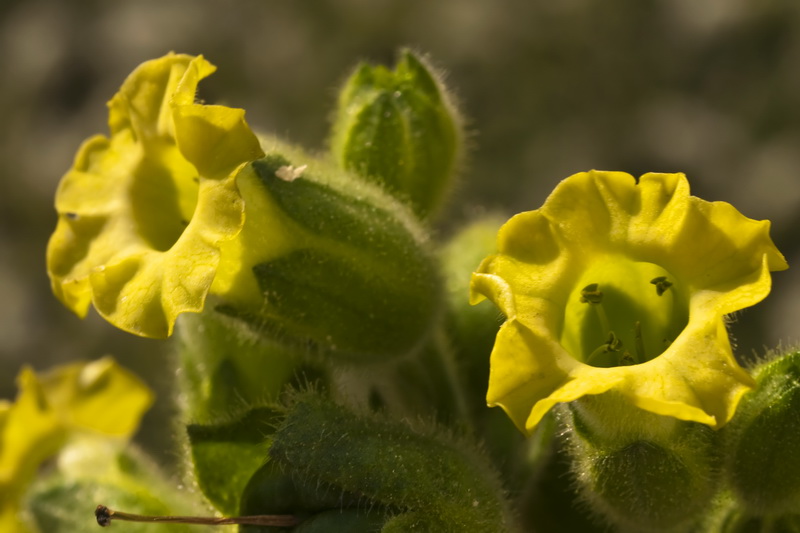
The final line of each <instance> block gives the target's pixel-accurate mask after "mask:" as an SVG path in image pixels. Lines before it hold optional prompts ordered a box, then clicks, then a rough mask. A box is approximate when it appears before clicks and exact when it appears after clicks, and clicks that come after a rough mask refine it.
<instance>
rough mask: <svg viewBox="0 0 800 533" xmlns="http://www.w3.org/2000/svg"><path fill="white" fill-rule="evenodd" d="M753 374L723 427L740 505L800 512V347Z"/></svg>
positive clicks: (757, 511) (763, 512)
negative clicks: (751, 383)
mask: <svg viewBox="0 0 800 533" xmlns="http://www.w3.org/2000/svg"><path fill="white" fill-rule="evenodd" d="M755 378H756V383H757V387H756V389H755V390H753V391H752V392H750V393H748V394H746V395H745V396H744V397H743V398H742V403H741V405H740V406H739V409H738V410H737V412H736V416H735V417H734V419H733V420H732V421H731V423H730V424H729V425H728V426H727V427H726V428H725V429H724V436H725V442H726V444H727V450H726V452H727V453H726V465H725V466H726V468H725V471H726V473H727V477H728V481H729V483H730V486H731V488H732V490H733V493H734V495H735V497H736V499H737V500H738V502H739V504H740V505H741V506H742V507H744V508H745V509H746V510H747V511H748V512H749V513H750V514H752V515H755V516H763V517H771V518H772V517H774V518H777V517H778V516H780V515H787V514H790V513H798V512H800V454H798V449H800V351H797V352H793V353H788V354H785V355H782V356H780V357H778V358H776V359H774V360H772V361H769V362H767V363H765V364H762V365H761V366H760V367H758V368H757V369H756V370H755ZM771 518H770V519H771ZM787 531H788V530H787Z"/></svg>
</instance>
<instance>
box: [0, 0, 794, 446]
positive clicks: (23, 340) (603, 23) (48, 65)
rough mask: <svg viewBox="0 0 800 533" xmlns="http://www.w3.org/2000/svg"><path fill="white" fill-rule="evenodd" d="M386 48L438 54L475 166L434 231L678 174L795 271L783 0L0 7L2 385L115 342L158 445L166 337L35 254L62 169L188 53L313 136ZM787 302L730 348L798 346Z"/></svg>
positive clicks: (285, 132)
mask: <svg viewBox="0 0 800 533" xmlns="http://www.w3.org/2000/svg"><path fill="white" fill-rule="evenodd" d="M400 46H411V47H413V48H415V49H417V50H420V51H423V52H426V53H429V54H430V57H431V59H432V61H433V62H434V64H435V65H437V66H439V67H441V68H442V69H443V70H444V71H445V73H446V79H447V81H448V82H449V85H450V86H451V87H452V88H453V89H454V90H455V92H456V94H457V96H458V98H459V100H460V101H461V102H462V104H463V105H462V107H463V110H464V113H465V115H466V117H467V119H468V129H469V139H470V142H469V144H470V155H469V158H468V162H469V164H468V166H467V167H466V169H465V171H464V172H463V175H462V179H461V181H460V185H459V186H458V188H457V192H456V194H455V196H454V198H453V200H452V201H451V203H450V206H449V211H448V212H447V214H446V215H445V216H444V217H442V220H441V223H440V226H439V228H438V229H437V231H438V235H439V236H440V237H442V238H444V237H446V236H447V235H449V234H450V233H451V232H452V231H453V229H454V228H456V227H457V226H458V225H459V224H461V223H462V222H464V221H467V220H470V219H472V218H474V217H476V216H478V215H479V214H480V213H482V212H485V211H487V210H497V209H500V210H502V211H504V212H507V213H508V214H511V213H514V212H517V211H522V210H529V209H535V208H537V207H539V206H540V205H541V203H542V202H543V201H544V199H545V198H546V196H547V194H548V193H549V191H550V190H551V189H552V188H553V186H554V185H555V184H556V183H557V182H558V181H560V180H561V179H563V178H564V177H566V176H568V175H570V174H573V173H575V172H578V171H582V170H588V169H591V168H597V169H605V170H624V171H627V172H630V173H632V174H635V175H638V174H641V173H644V172H647V171H664V172H673V171H682V172H685V173H686V174H687V175H688V176H689V178H690V181H691V184H692V187H693V192H694V193H695V194H696V195H698V196H700V197H702V198H705V199H707V200H724V201H728V202H731V203H733V204H734V205H735V206H736V207H737V208H738V209H739V210H740V211H742V212H743V213H744V214H745V215H747V216H749V217H751V218H756V219H763V218H768V219H771V220H772V221H773V237H774V240H775V241H776V243H777V244H778V247H779V248H780V249H781V250H782V251H783V253H784V254H785V255H786V257H787V259H788V260H789V263H790V264H794V265H797V264H800V246H798V244H799V243H798V232H797V231H796V228H797V226H798V224H800V2H797V1H796V0H767V1H756V0H619V1H616V2H609V1H608V0H558V1H554V0H539V1H527V2H525V1H512V0H494V1H491V2H490V1H480V0H427V1H423V0H338V1H311V0H309V1H299V0H298V1H289V0H237V1H233V0H229V1H223V0H217V1H206V2H199V1H197V0H151V1H133V0H114V1H113V2H109V1H101V0H94V1H65V0H24V1H23V0H16V1H14V0H3V1H2V3H0V72H2V82H0V117H2V121H3V124H2V127H0V135H1V137H0V179H1V180H2V182H1V183H2V192H0V257H1V258H2V259H1V260H0V297H2V298H3V300H4V305H2V306H0V398H13V397H14V395H15V387H14V376H15V375H16V373H17V372H18V369H19V367H20V366H21V365H23V364H31V365H33V366H34V367H35V368H37V369H41V368H45V367H47V366H50V365H52V364H54V363H58V362H63V361H70V360H75V359H81V358H97V357H99V356H101V355H104V354H107V353H110V354H113V355H115V356H116V357H117V358H118V359H120V360H121V361H122V362H123V364H125V365H127V366H128V367H130V368H132V369H133V370H135V371H136V372H138V373H139V374H140V375H143V376H145V377H146V379H147V381H148V382H149V383H150V384H151V385H152V386H153V387H155V388H156V390H157V391H158V392H159V394H160V401H159V402H158V404H157V406H156V408H155V409H154V411H153V412H152V413H151V414H150V415H148V417H147V418H146V420H145V423H144V428H143V431H142V437H141V438H142V440H143V442H144V444H145V446H146V447H147V448H148V449H150V450H151V451H159V450H161V451H163V450H164V449H168V448H169V439H170V435H171V433H172V430H171V429H170V428H164V427H163V425H164V420H165V415H166V414H168V413H169V412H170V409H171V402H170V401H169V397H170V394H169V392H168V391H169V387H170V382H171V379H172V377H171V375H169V371H168V370H167V369H168V368H169V367H168V365H167V364H166V360H165V358H166V357H167V356H168V353H169V347H168V345H167V344H165V343H161V342H157V341H148V340H144V339H138V338H134V337H132V336H129V335H126V334H123V333H121V332H118V331H116V330H114V329H113V328H112V327H111V326H109V325H107V324H105V323H104V322H102V321H101V320H99V319H98V318H97V317H96V315H90V317H89V318H88V319H87V320H85V321H80V320H78V319H77V318H76V317H75V316H73V315H72V314H71V313H70V312H69V311H67V310H66V309H65V308H64V307H62V306H61V305H60V304H59V303H58V302H57V301H56V300H55V298H54V297H53V296H52V295H51V293H50V290H49V282H48V280H47V276H46V273H45V265H44V250H45V246H46V243H47V239H48V237H49V234H50V232H51V231H52V229H53V227H54V226H55V221H56V216H55V213H54V210H53V208H52V202H53V194H54V191H55V188H56V185H57V183H58V180H59V179H60V177H61V176H62V174H63V173H64V172H65V171H66V170H67V169H68V168H69V166H70V165H71V163H72V157H73V155H74V153H75V151H76V150H77V148H78V145H79V144H80V143H81V141H82V140H83V139H85V138H86V137H88V136H90V135H92V134H95V133H100V132H102V133H107V126H106V108H105V105H104V103H105V102H106V101H107V100H108V99H109V98H110V97H111V96H112V95H113V94H114V93H115V92H116V90H117V88H118V87H119V85H120V84H121V82H122V80H123V79H124V78H125V76H126V75H127V74H128V73H129V72H130V71H131V70H133V69H134V68H135V67H136V66H137V65H138V64H139V63H141V62H142V61H145V60H147V59H150V58H154V57H158V56H161V55H162V54H164V53H166V52H168V51H170V50H174V51H177V52H185V53H191V54H200V53H202V54H204V55H205V56H206V57H207V58H208V59H209V60H211V61H212V62H213V63H215V64H216V65H217V66H218V67H219V70H218V72H217V73H216V74H215V75H214V76H212V77H211V78H210V79H209V80H207V81H204V82H203V84H202V87H201V96H202V97H203V98H204V99H205V100H207V101H209V102H215V103H225V104H227V105H231V106H236V107H243V108H245V109H246V110H247V113H248V114H247V116H248V120H249V122H250V123H251V124H252V125H254V126H255V127H257V128H259V129H261V130H264V131H269V132H274V133H276V134H278V135H281V136H284V137H285V138H287V139H288V140H289V141H292V142H295V143H300V144H303V145H305V146H307V147H310V148H323V147H324V142H325V138H326V132H327V130H328V120H329V117H330V112H331V109H332V106H333V104H334V101H335V96H336V90H337V87H338V86H339V84H340V83H341V82H342V81H343V80H344V78H345V77H346V75H347V74H348V73H349V71H350V69H351V68H352V67H353V66H354V65H355V63H356V62H357V61H358V60H362V59H365V60H370V61H374V62H384V63H391V62H392V61H393V58H394V54H395V51H396V50H397V48H398V47H400ZM798 316H800V276H798V275H797V273H796V271H794V270H789V271H788V272H785V273H779V274H777V275H776V276H775V278H774V292H773V294H772V295H771V296H770V298H769V299H768V300H767V301H766V302H765V303H762V304H760V305H759V306H757V307H756V308H754V309H751V310H748V311H745V312H742V313H740V314H739V315H738V317H737V319H736V322H735V323H734V324H733V326H732V327H733V332H734V334H735V336H736V337H737V339H738V353H739V354H740V355H744V356H748V355H749V354H752V353H753V351H754V350H755V351H756V352H758V353H762V352H763V349H764V347H765V346H767V347H769V346H775V345H776V344H777V343H778V342H779V341H784V342H789V343H791V342H794V341H795V340H796V339H798V334H797V329H796V327H795V323H796V322H797V317H798ZM487 356H488V354H487ZM483 392H484V391H477V392H476V394H483ZM160 457H161V460H162V462H169V461H170V460H171V456H169V454H167V455H163V454H162V455H161V456H160Z"/></svg>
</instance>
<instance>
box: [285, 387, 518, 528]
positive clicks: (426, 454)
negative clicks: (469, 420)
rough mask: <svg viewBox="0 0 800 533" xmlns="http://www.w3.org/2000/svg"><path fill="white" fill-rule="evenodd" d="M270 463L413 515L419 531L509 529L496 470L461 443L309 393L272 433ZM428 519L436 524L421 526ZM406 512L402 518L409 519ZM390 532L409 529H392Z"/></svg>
mask: <svg viewBox="0 0 800 533" xmlns="http://www.w3.org/2000/svg"><path fill="white" fill-rule="evenodd" d="M269 454H270V457H271V458H272V460H274V461H277V462H278V463H279V464H280V465H283V466H284V467H285V468H287V469H288V471H290V472H293V473H294V474H295V475H298V476H300V477H301V478H302V479H303V480H305V481H304V482H306V483H312V484H314V485H315V486H325V487H331V489H330V490H331V491H334V490H335V491H336V493H337V494H341V493H352V494H360V495H362V496H363V500H362V502H361V504H360V505H361V506H362V507H367V508H368V507H369V506H370V505H378V506H383V507H386V508H389V509H402V510H404V511H408V512H409V513H413V514H414V516H416V519H415V520H413V524H411V523H408V522H407V521H403V523H404V524H405V525H406V526H411V525H414V526H415V527H416V528H417V529H420V530H423V531H492V532H495V531H497V532H500V531H506V530H509V529H511V528H512V524H511V519H510V515H509V510H508V508H507V506H506V503H505V502H504V501H503V499H502V490H501V488H500V486H499V483H498V481H497V479H496V474H495V473H494V472H493V471H492V469H491V467H490V466H489V465H488V464H487V463H486V461H485V458H483V457H482V456H481V455H480V454H479V453H477V452H475V451H474V450H473V449H472V448H471V447H469V446H468V445H466V444H465V443H464V442H456V441H454V440H453V439H452V438H450V437H448V436H446V435H442V434H439V433H434V431H433V430H431V429H428V430H423V431H415V430H413V429H412V428H410V427H409V426H408V425H406V424H401V423H398V422H390V421H388V420H382V419H378V418H376V417H374V416H368V415H365V416H360V415H357V414H354V413H352V412H350V411H348V410H347V409H346V408H344V407H341V406H338V405H334V404H332V403H330V402H328V401H326V400H324V399H322V398H319V397H317V396H314V395H312V394H305V395H302V396H300V397H299V398H297V400H296V402H295V404H294V405H293V406H291V407H290V408H289V411H288V412H287V415H286V418H285V420H284V421H283V423H282V424H281V425H280V427H279V428H278V430H277V431H276V433H275V434H274V441H273V444H272V447H271V448H270V451H269ZM423 517H426V521H427V523H431V521H432V520H434V521H435V523H436V524H443V525H444V527H438V528H430V527H428V528H426V527H423V525H424V524H425V523H426V521H420V519H421V518H423ZM411 518H412V517H407V519H405V520H411ZM389 530H390V531H399V530H405V531H408V530H410V527H406V528H405V529H403V528H399V529H398V528H397V527H393V528H390V529H389Z"/></svg>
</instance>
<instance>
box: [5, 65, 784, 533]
mask: <svg viewBox="0 0 800 533" xmlns="http://www.w3.org/2000/svg"><path fill="white" fill-rule="evenodd" d="M213 71H214V67H213V66H212V65H211V64H210V63H209V62H208V61H207V60H205V59H204V58H203V57H201V56H198V57H193V56H188V55H178V54H168V55H167V56H164V57H162V58H160V59H155V60H152V61H148V62H146V63H144V64H142V65H141V66H140V67H138V68H137V69H136V70H135V71H134V72H133V73H132V74H131V75H130V76H129V77H128V79H127V80H126V81H125V82H124V83H123V85H122V87H121V89H120V91H119V92H118V93H117V94H116V95H115V96H114V97H113V98H112V99H111V101H110V102H109V130H110V133H109V135H108V136H96V137H92V138H90V139H89V140H87V141H86V142H85V143H84V144H83V146H81V148H80V149H79V151H78V154H77V156H76V158H75V162H74V164H73V166H72V168H71V169H70V170H69V171H68V172H67V173H66V175H65V176H64V178H63V179H62V181H61V183H60V185H59V188H58V190H57V192H56V210H57V211H58V216H59V218H58V224H57V227H56V229H55V232H54V233H53V236H52V238H51V240H50V243H49V246H48V249H47V268H48V273H49V275H50V280H51V283H52V287H53V292H54V293H55V295H56V296H57V297H58V298H59V299H60V300H61V301H62V302H63V303H64V304H65V305H66V306H67V307H68V308H69V309H71V310H72V311H74V312H75V313H76V314H78V315H79V316H85V315H86V313H87V312H88V311H89V309H90V307H93V308H94V309H95V310H96V311H97V312H98V313H99V314H100V315H101V316H103V317H104V318H105V319H106V320H107V321H108V322H110V323H111V324H112V325H114V326H116V327H118V328H120V329H122V330H125V331H127V332H130V333H133V334H136V335H141V336H146V337H154V338H170V342H173V343H174V348H175V351H176V352H177V357H176V358H175V361H174V364H176V365H177V366H178V370H179V371H178V372H176V376H177V378H176V384H175V389H176V392H175V399H176V401H177V404H178V406H179V410H180V413H179V415H178V418H177V420H176V421H175V423H174V424H173V425H172V426H173V427H179V428H180V434H179V438H178V439H177V440H178V442H177V443H176V447H177V451H176V452H175V453H177V454H179V455H180V456H181V457H182V458H183V460H182V461H180V464H181V465H182V466H184V467H185V468H184V469H183V471H182V472H181V473H180V475H181V476H182V477H183V480H182V481H183V483H182V485H183V486H188V487H194V490H178V489H176V488H175V487H176V486H177V485H178V484H177V483H174V482H173V481H171V480H170V478H169V475H168V474H166V473H164V472H161V471H160V470H159V468H158V467H157V466H156V465H155V464H154V463H153V462H152V461H151V460H149V459H148V458H147V457H146V455H145V454H144V453H143V452H142V451H140V450H139V449H138V448H137V447H136V446H135V445H134V444H132V443H131V442H130V441H129V439H130V437H131V435H132V434H133V433H134V431H135V429H136V427H137V425H138V422H139V419H140V417H141V415H142V413H143V412H144V411H145V410H146V409H147V408H148V407H149V405H150V403H151V402H152V394H151V392H150V391H149V390H148V389H147V387H146V386H145V385H144V384H142V383H141V382H140V381H139V380H138V379H137V378H135V377H134V376H132V375H131V374H130V373H128V372H127V371H125V370H123V369H122V368H120V367H119V366H117V365H116V363H114V362H113V360H111V359H109V358H106V359H101V360H99V361H95V362H91V363H78V364H72V365H66V366H63V367H58V368H56V369H53V370H51V371H50V372H49V373H46V374H43V375H41V376H39V375H37V374H35V373H33V371H31V370H29V369H24V370H23V371H22V373H21V374H20V377H19V381H18V383H19V389H20V392H19V396H18V398H17V399H16V401H15V402H13V403H10V402H6V403H2V404H0V491H1V492H0V529H2V531H21V532H25V533H43V532H45V531H47V532H48V533H49V532H57V533H58V532H74V531H86V530H88V528H90V527H96V526H92V525H91V524H92V522H95V521H96V522H97V523H98V524H100V525H101V526H107V525H109V524H110V523H111V522H115V521H124V522H126V523H125V524H122V523H120V524H116V526H117V527H118V528H119V529H120V530H121V531H134V532H137V531H141V532H150V531H189V530H191V527H192V524H207V525H232V526H236V527H237V528H238V529H239V531H242V532H266V531H296V532H305V533H308V532H315V531H325V532H329V531H347V532H361V531H365V532H377V531H380V532H405V531H437V532H438V531H453V532H462V531H477V532H500V531H567V530H569V531H587V532H594V531H597V532H599V531H608V530H613V531H622V532H666V533H678V532H687V533H689V532H691V533H716V532H742V533H744V532H765V533H766V532H778V531H781V532H782V531H800V481H798V480H800V462H798V460H797V454H796V453H795V449H796V448H797V445H798V443H800V424H798V420H800V401H799V400H798V398H800V379H798V376H800V370H798V369H799V368H800V365H798V354H797V353H796V352H793V351H788V352H785V353H781V352H775V353H771V354H770V355H768V356H765V358H764V359H763V360H762V361H760V362H758V363H757V364H756V365H755V366H752V367H748V366H746V365H745V366H743V364H742V362H741V360H739V359H737V358H736V357H735V355H734V353H733V349H732V345H731V341H730V340H729V337H728V331H727V326H726V317H727V316H728V315H729V314H731V313H733V312H736V311H738V310H740V309H743V308H746V307H749V306H752V305H754V304H756V303H757V302H759V301H761V300H762V299H763V298H765V297H766V296H767V295H768V293H769V291H770V288H771V272H774V271H778V270H783V269H785V268H786V267H787V264H786V262H785V260H784V258H783V256H782V255H781V253H780V252H779V251H778V250H777V248H776V247H775V246H774V244H773V243H772V241H771V239H770V236H769V222H767V221H755V220H751V219H749V218H746V217H745V216H744V215H742V214H740V213H739V212H738V211H737V210H736V209H735V208H734V207H732V206H731V205H729V204H726V203H721V202H706V201H704V200H701V199H699V198H696V197H693V196H691V195H690V194H689V182H688V180H687V178H686V177H685V176H684V175H682V174H657V173H651V174H645V175H643V176H641V177H639V178H635V177H633V176H631V175H629V174H625V173H622V172H600V171H590V172H583V173H579V174H575V175H573V176H571V177H568V178H566V179H565V180H564V181H562V182H561V183H560V184H559V185H558V186H557V187H556V189H555V190H554V191H553V193H552V194H551V195H550V197H549V198H548V199H547V200H546V201H545V203H544V205H543V206H542V207H541V208H539V209H537V210H535V211H529V212H525V213H520V214H518V215H516V216H514V217H512V218H511V219H510V220H509V221H508V222H506V223H505V224H503V222H502V221H503V219H504V218H505V217H501V216H499V215H491V216H486V217H483V218H479V219H477V220H474V221H472V222H471V224H470V225H469V226H467V227H465V228H463V229H462V230H460V231H456V232H455V233H454V235H453V236H452V237H451V238H450V239H449V240H447V241H446V242H443V241H441V240H440V239H441V237H440V234H439V233H438V232H436V231H433V221H434V220H435V218H434V217H435V215H437V214H438V213H440V212H441V208H442V206H443V205H444V203H445V202H447V200H448V194H449V192H450V191H451V190H452V187H453V182H454V180H455V178H456V172H457V170H458V169H459V168H461V165H462V155H463V138H464V134H463V126H462V124H463V120H462V119H461V117H460V115H459V112H458V109H457V107H456V105H455V103H454V99H453V97H452V96H451V95H450V93H449V92H448V90H447V88H446V87H445V85H444V84H443V81H442V78H441V76H440V75H439V74H438V73H437V71H436V70H435V69H434V68H432V67H431V65H430V64H429V62H428V61H427V60H426V59H425V58H423V57H421V56H420V55H418V54H416V53H414V52H411V51H408V50H404V51H401V53H400V55H399V59H398V61H397V65H396V67H395V68H394V69H389V68H386V67H383V66H373V65H369V64H362V65H359V66H358V67H357V68H356V69H355V70H354V72H353V74H352V75H351V76H350V78H349V79H348V80H347V81H346V83H345V84H344V86H343V88H342V90H341V93H340V96H339V99H338V107H337V109H336V111H335V113H334V118H333V127H332V131H331V133H330V142H329V145H328V146H329V148H328V150H327V152H322V153H312V152H308V151H306V150H303V149H302V148H299V147H295V146H291V145H288V144H286V143H285V142H283V141H281V140H279V139H277V138H275V137H272V136H269V135H266V134H263V133H260V132H257V131H255V130H253V129H251V127H250V126H249V125H248V123H247V122H246V121H245V116H244V111H242V110H241V109H235V108H231V107H225V106H218V105H209V104H206V103H200V102H201V101H200V100H198V98H197V90H198V84H199V83H200V81H201V80H202V79H203V78H205V77H207V76H208V75H210V74H211V73H212V72H213ZM487 299H488V300H491V302H493V303H494V304H495V305H496V307H493V306H492V305H491V304H489V303H482V301H483V300H487ZM470 304H475V305H474V306H471V305H470ZM498 308H499V312H498ZM500 315H502V316H503V317H504V321H503V320H502V319H500V318H499V317H500ZM501 322H502V325H501ZM492 346H493V347H492ZM490 354H491V355H490ZM164 364H165V366H167V365H168V363H167V362H165V363H164ZM487 403H488V405H489V406H500V407H501V408H502V410H498V409H490V408H488V407H487ZM503 411H505V413H503ZM506 415H507V416H506ZM167 426H169V425H167ZM565 474H568V475H565ZM166 523H169V524H166Z"/></svg>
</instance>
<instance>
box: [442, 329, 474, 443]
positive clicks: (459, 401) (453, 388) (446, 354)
mask: <svg viewBox="0 0 800 533" xmlns="http://www.w3.org/2000/svg"><path fill="white" fill-rule="evenodd" d="M433 344H434V348H435V352H436V353H437V355H438V356H439V361H440V362H441V365H442V369H443V371H444V377H445V379H446V380H447V384H448V386H449V388H450V392H451V394H452V397H453V400H454V404H455V406H454V407H455V411H456V420H462V421H464V422H465V423H466V424H467V426H468V427H469V428H470V430H472V429H474V423H473V420H472V416H471V414H470V409H469V404H468V402H467V394H466V391H465V390H464V380H463V379H461V377H460V375H459V372H458V364H457V363H456V354H455V351H454V350H453V347H452V344H451V343H450V339H449V338H448V337H447V334H446V333H445V331H444V329H443V328H438V329H437V331H436V332H435V333H434V338H433Z"/></svg>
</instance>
